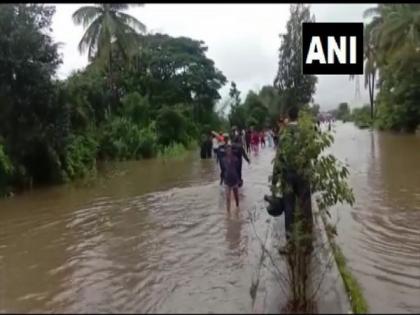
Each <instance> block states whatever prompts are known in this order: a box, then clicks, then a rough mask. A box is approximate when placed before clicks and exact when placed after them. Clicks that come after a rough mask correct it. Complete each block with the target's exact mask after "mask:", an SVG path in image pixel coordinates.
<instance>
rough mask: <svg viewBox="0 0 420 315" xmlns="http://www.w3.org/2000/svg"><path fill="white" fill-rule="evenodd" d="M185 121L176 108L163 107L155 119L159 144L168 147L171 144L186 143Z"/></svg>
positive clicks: (186, 126)
mask: <svg viewBox="0 0 420 315" xmlns="http://www.w3.org/2000/svg"><path fill="white" fill-rule="evenodd" d="M188 127H190V128H191V126H188V123H187V119H186V118H185V116H184V115H183V114H182V113H181V111H180V110H179V109H178V108H170V107H163V108H162V109H161V110H159V112H158V116H157V119H156V132H157V139H158V142H159V144H161V145H163V146H169V145H170V144H173V143H182V144H183V145H187V143H188V140H189V139H188V132H187V130H188V129H187V128H188Z"/></svg>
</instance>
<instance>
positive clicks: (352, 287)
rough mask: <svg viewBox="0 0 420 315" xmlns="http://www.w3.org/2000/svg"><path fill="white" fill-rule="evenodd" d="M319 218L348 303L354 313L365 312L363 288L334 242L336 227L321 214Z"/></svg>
mask: <svg viewBox="0 0 420 315" xmlns="http://www.w3.org/2000/svg"><path fill="white" fill-rule="evenodd" d="M321 219H322V221H323V222H324V227H325V230H326V233H327V237H328V242H329V244H330V245H331V248H332V252H333V255H334V258H335V261H336V263H337V267H338V271H339V272H340V274H341V277H342V278H343V282H344V286H345V289H346V291H347V294H348V295H349V297H350V303H351V306H352V310H353V313H354V314H366V313H367V312H368V310H369V308H368V304H367V302H366V299H365V297H364V296H363V290H362V288H361V286H360V284H359V282H358V281H357V279H356V278H355V277H354V276H353V274H352V273H351V271H350V270H349V268H348V266H347V263H346V257H345V256H344V254H343V252H342V251H341V248H340V247H339V246H338V245H337V244H336V242H335V240H334V239H335V236H336V235H337V230H336V227H335V226H333V225H331V224H330V223H328V222H327V218H326V217H325V216H324V215H321Z"/></svg>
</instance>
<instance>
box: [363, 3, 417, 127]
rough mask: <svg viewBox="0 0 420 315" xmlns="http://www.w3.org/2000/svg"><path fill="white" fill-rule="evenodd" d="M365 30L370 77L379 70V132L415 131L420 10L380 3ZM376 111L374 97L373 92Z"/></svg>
mask: <svg viewBox="0 0 420 315" xmlns="http://www.w3.org/2000/svg"><path fill="white" fill-rule="evenodd" d="M368 14H369V15H373V19H372V21H371V22H370V23H369V24H368V26H367V27H366V30H367V34H366V35H367V36H365V37H366V38H369V41H370V45H369V46H368V48H369V50H370V58H371V62H370V63H371V65H370V72H369V73H370V74H371V77H372V75H374V73H375V71H376V68H378V70H379V79H380V80H379V87H380V90H379V93H378V95H377V102H376V113H377V119H376V125H377V126H378V127H379V128H380V129H392V130H396V131H407V132H414V131H415V130H416V129H417V126H418V125H419V123H420V106H419V103H418V97H419V93H418V88H419V84H420V57H419V54H418V47H419V44H420V31H419V30H420V20H419V19H418V16H419V14H420V7H419V6H417V5H414V4H379V5H378V6H377V7H375V8H372V9H369V10H367V11H366V15H368ZM368 83H369V84H370V85H369V88H370V90H369V92H371V90H373V83H374V76H373V77H372V78H371V80H370V82H368ZM371 106H372V110H373V97H372V93H371Z"/></svg>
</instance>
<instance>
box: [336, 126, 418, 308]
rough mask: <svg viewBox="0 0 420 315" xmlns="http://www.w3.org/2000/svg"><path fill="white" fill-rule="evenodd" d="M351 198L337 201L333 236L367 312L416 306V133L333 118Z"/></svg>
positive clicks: (337, 151)
mask: <svg viewBox="0 0 420 315" xmlns="http://www.w3.org/2000/svg"><path fill="white" fill-rule="evenodd" d="M335 129H336V134H335V143H334V145H333V146H332V148H331V150H332V152H334V154H335V155H336V156H337V157H338V158H340V159H341V160H342V161H345V162H347V163H348V164H349V167H350V169H349V170H350V173H351V176H350V184H351V186H352V187H353V189H354V194H355V197H356V203H355V205H354V206H353V208H350V207H347V206H346V207H343V206H338V207H336V209H337V210H338V211H337V212H336V217H335V218H336V219H338V234H339V235H338V242H339V244H340V246H341V247H342V249H343V252H344V254H345V256H346V257H347V259H348V265H349V267H350V269H351V270H352V271H353V273H354V275H355V276H356V278H357V279H358V280H359V282H360V284H361V286H362V289H363V290H364V293H365V296H366V298H367V302H368V304H369V310H370V312H372V313H389V312H391V313H419V312H420V135H418V134H417V135H401V134H392V133H384V132H377V131H370V130H369V129H365V130H360V129H358V128H356V127H355V126H354V125H353V124H351V123H346V124H341V123H337V125H336V128H335Z"/></svg>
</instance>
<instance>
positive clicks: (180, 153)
mask: <svg viewBox="0 0 420 315" xmlns="http://www.w3.org/2000/svg"><path fill="white" fill-rule="evenodd" d="M187 150H188V149H187V148H186V147H185V146H184V145H183V144H181V143H172V144H170V145H169V146H166V147H163V148H162V149H161V150H160V151H159V154H158V157H159V158H163V159H167V158H181V157H184V156H185V154H186V153H187Z"/></svg>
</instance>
